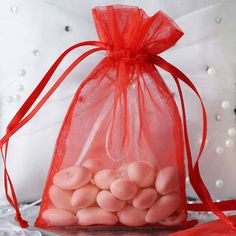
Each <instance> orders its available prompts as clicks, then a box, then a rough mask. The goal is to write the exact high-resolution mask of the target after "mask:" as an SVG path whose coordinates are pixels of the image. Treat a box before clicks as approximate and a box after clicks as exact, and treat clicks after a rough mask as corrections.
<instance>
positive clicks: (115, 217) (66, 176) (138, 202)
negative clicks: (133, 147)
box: [42, 159, 186, 226]
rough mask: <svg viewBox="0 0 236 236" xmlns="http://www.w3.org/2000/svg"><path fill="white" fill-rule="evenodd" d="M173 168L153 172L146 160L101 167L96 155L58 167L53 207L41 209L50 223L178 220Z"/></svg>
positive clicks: (131, 223)
mask: <svg viewBox="0 0 236 236" xmlns="http://www.w3.org/2000/svg"><path fill="white" fill-rule="evenodd" d="M178 181H179V178H178V175H177V172H176V169H175V168H174V167H165V168H163V169H162V170H159V171H156V168H155V166H154V165H153V164H152V163H150V162H147V161H135V162H131V163H129V164H126V165H124V166H121V167H120V168H119V169H118V170H114V169H104V168H103V167H102V163H101V162H99V160H96V159H88V160H87V161H85V162H84V163H82V165H75V166H72V167H69V168H65V169H62V170H60V171H59V172H58V173H57V174H56V175H55V176H54V178H53V185H52V186H51V187H50V190H49V197H50V200H51V202H52V203H53V205H54V207H53V208H49V209H47V210H45V211H44V212H43V215H42V216H43V219H44V220H45V221H46V222H47V224H48V225H49V226H69V225H80V226H89V225H116V224H123V225H127V226H142V225H146V224H158V225H164V226H174V225H179V224H181V223H182V222H183V221H184V220H185V218H186V213H185V211H183V210H182V206H181V198H180V196H179V194H178V193H177V192H176V190H177V189H178Z"/></svg>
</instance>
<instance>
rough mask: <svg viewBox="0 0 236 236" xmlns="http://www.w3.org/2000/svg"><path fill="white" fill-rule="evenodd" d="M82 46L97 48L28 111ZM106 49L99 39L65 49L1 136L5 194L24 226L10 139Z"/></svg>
mask: <svg viewBox="0 0 236 236" xmlns="http://www.w3.org/2000/svg"><path fill="white" fill-rule="evenodd" d="M82 46H95V47H96V48H94V49H91V50H88V51H86V52H85V53H84V54H82V55H81V56H80V57H79V58H77V59H76V60H75V61H74V62H73V63H72V64H71V65H70V66H69V67H68V68H67V69H66V70H65V72H64V73H63V74H62V75H61V77H60V78H59V79H58V80H57V81H56V82H55V83H54V85H53V86H52V87H51V88H50V89H49V91H48V92H47V93H46V94H45V95H44V96H43V98H42V99H41V100H40V101H39V102H38V104H37V105H36V106H35V107H34V108H33V109H32V111H31V112H30V113H29V114H27V113H28V111H29V110H30V109H31V108H32V106H33V104H34V103H35V101H36V100H37V98H38V97H39V96H40V94H41V93H42V92H43V90H44V88H45V87H46V85H47V84H48V82H49V80H50V79H51V77H52V75H53V73H54V72H55V71H56V69H57V67H58V66H59V65H60V63H61V61H62V60H63V59H64V57H65V56H66V55H67V54H68V53H69V52H71V51H72V50H74V49H76V48H79V47H82ZM101 50H106V49H105V47H104V44H103V43H101V42H97V41H85V42H81V43H78V44H75V45H73V46H72V47H70V48H68V49H67V50H66V51H64V52H63V53H62V54H61V55H60V56H59V57H58V59H57V60H56V61H55V62H54V64H53V65H52V66H51V68H50V69H49V70H48V72H47V73H46V75H45V76H44V77H43V79H42V80H41V81H40V83H39V84H38V85H37V87H36V88H35V89H34V90H33V92H32V93H31V94H30V96H29V97H28V98H27V100H26V101H25V102H24V104H23V105H22V106H21V108H20V109H19V110H18V112H17V113H16V115H15V116H14V117H13V118H12V120H11V121H10V123H9V124H8V126H7V129H6V134H5V135H4V136H3V137H2V138H1V140H0V150H1V155H2V160H3V167H4V173H3V174H4V188H5V194H6V198H7V200H8V202H9V203H10V204H11V206H12V207H13V208H14V209H15V211H16V217H15V219H16V221H17V222H18V223H19V225H20V226H21V227H22V228H26V227H28V222H27V221H25V220H23V219H22V217H21V213H20V210H19V206H18V201H17V197H16V194H15V190H14V186H13V184H12V181H11V178H10V175H9V173H8V170H7V165H6V159H7V150H8V144H9V139H10V138H11V136H12V135H13V134H14V133H15V132H17V130H19V129H20V128H21V127H23V126H24V125H25V124H26V123H27V122H28V121H29V120H31V119H32V118H33V117H34V115H35V114H36V113H37V112H38V111H39V110H40V108H41V107H42V106H43V105H44V103H45V102H46V101H47V100H48V99H49V97H50V96H51V95H52V94H53V93H54V92H55V90H56V89H57V88H58V87H59V85H60V84H61V83H62V82H63V81H64V80H65V78H66V77H67V75H68V74H69V73H70V72H71V71H72V70H73V69H74V68H75V67H76V66H77V65H78V64H79V63H80V62H81V61H82V60H84V59H85V58H86V57H88V56H89V55H91V54H93V53H95V52H97V51H101ZM4 145H5V146H4ZM4 147H5V150H4V151H3V148H4ZM8 187H10V190H11V195H12V196H10V195H9V193H8Z"/></svg>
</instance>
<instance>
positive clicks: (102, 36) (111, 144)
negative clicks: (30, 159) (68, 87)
mask: <svg viewBox="0 0 236 236" xmlns="http://www.w3.org/2000/svg"><path fill="white" fill-rule="evenodd" d="M93 16H94V21H95V25H96V29H97V33H98V36H99V40H100V41H87V42H83V43H79V44H76V45H74V46H72V47H71V48H69V49H67V50H66V51H65V52H64V53H63V54H62V55H61V56H60V57H59V58H58V59H57V61H56V62H55V63H54V64H53V66H52V67H51V68H50V70H49V71H48V72H47V74H46V75H45V76H44V78H43V79H42V81H41V82H40V84H39V85H38V86H37V87H36V89H35V90H34V91H33V93H32V94H31V95H30V97H29V98H28V99H27V101H26V102H25V103H24V104H23V106H22V107H21V109H20V110H19V111H18V112H17V114H16V115H15V117H14V118H13V119H12V121H11V122H10V124H9V126H8V128H7V132H6V135H5V136H4V137H3V138H2V139H1V143H0V144H1V149H2V155H3V161H4V165H5V173H4V176H5V179H4V180H5V188H6V195H7V198H8V200H9V202H10V203H11V205H12V206H13V207H14V208H15V209H16V219H17V220H18V222H19V223H20V224H21V226H22V227H26V226H27V222H26V221H24V220H23V219H22V218H21V215H20V212H19V208H18V204H17V199H16V196H15V193H14V188H13V186H12V183H11V180H10V177H9V174H8V172H7V169H6V153H7V148H8V141H9V138H10V137H11V135H13V134H14V133H15V132H16V131H17V130H18V129H20V128H21V127H22V126H23V125H24V124H26V123H27V122H28V121H29V120H30V119H31V118H32V117H33V116H34V115H35V114H36V113H37V111H38V110H39V109H40V108H41V107H42V106H43V104H44V103H45V102H46V101H47V99H48V98H49V97H50V96H51V94H52V93H53V92H54V91H55V90H56V88H57V87H58V86H59V85H60V83H61V82H62V81H63V80H64V79H65V78H66V76H67V75H68V74H69V73H70V72H71V71H72V70H73V68H75V67H76V66H77V65H78V64H79V63H80V62H81V61H82V60H83V59H85V58H86V57H87V56H89V55H90V54H92V53H94V52H97V51H100V50H106V51H107V55H106V56H105V58H104V59H102V61H101V62H100V63H99V64H98V65H97V66H96V67H95V68H94V69H93V70H92V72H91V73H90V74H89V75H88V77H87V78H86V79H85V80H84V81H83V82H82V84H81V85H80V86H79V88H78V90H77V92H76V94H75V95H74V98H73V100H72V103H71V105H70V107H69V110H68V112H67V115H66V117H65V119H64V122H63V125H62V127H61V130H60V133H59V136H58V139H57V143H56V147H55V151H54V154H53V160H52V163H51V167H50V170H49V174H48V178H47V181H46V186H45V190H44V193H43V198H42V203H41V208H40V213H39V216H38V219H37V221H36V226H39V227H50V226H91V225H107V226H108V225H109V226H110V225H125V226H146V225H151V226H153V225H154V226H160V227H173V226H174V227H176V226H179V227H187V226H188V224H187V221H186V218H187V209H188V205H187V201H186V195H185V168H184V144H185V147H186V155H187V158H188V168H189V174H190V181H191V183H192V185H193V187H194V189H195V190H196V192H197V194H198V195H199V197H200V199H201V200H202V201H203V203H204V204H205V205H204V206H205V207H207V209H209V210H212V211H213V212H214V213H216V214H217V215H218V216H219V217H220V218H221V219H222V220H223V221H224V222H225V223H227V224H229V225H230V226H231V227H232V228H233V227H234V226H233V225H232V222H231V221H230V220H229V219H228V218H227V217H226V216H225V215H224V214H223V213H222V212H221V209H220V207H218V206H217V205H216V204H215V203H213V202H212V200H211V198H210V195H209V193H208V191H207V189H206V187H205V185H204V183H203V182H202V180H201V177H200V174H199V168H198V161H199V159H200V156H201V153H202V151H203V148H204V143H205V139H206V112H205V109H204V106H203V104H202V101H201V98H200V96H199V94H198V92H197V90H196V88H195V87H194V85H193V84H192V83H191V81H190V80H189V79H188V78H187V77H186V76H185V75H184V74H183V73H182V72H181V71H179V70H178V69H177V68H176V67H174V66H172V65H171V64H169V63H168V62H166V61H165V60H164V59H162V58H161V57H160V56H158V54H160V53H161V52H163V51H165V50H167V49H168V48H170V47H171V46H173V45H174V44H175V43H176V41H177V40H178V39H179V38H180V37H181V36H182V35H183V32H182V31H181V30H180V29H179V28H178V26H177V25H176V24H175V23H174V22H173V21H172V20H171V19H170V18H169V17H168V16H166V15H165V14H164V13H162V12H157V13H156V14H155V15H154V16H152V17H148V16H147V15H146V14H145V12H144V11H143V10H141V9H139V8H137V7H129V6H120V5H118V6H107V7H97V8H95V9H94V10H93ZM81 46H93V47H94V48H93V49H91V50H88V51H87V52H85V53H84V54H82V55H81V56H80V57H79V58H78V59H76V60H75V61H74V62H73V63H72V64H71V65H70V66H69V67H68V69H67V70H66V71H65V72H64V73H63V75H62V76H61V77H60V78H59V79H58V81H57V82H56V83H55V84H54V85H53V86H52V88H51V89H50V90H49V91H48V92H47V93H46V95H45V96H44V97H43V98H42V99H41V100H40V101H39V102H38V104H36V105H35V107H34V108H33V109H32V110H31V111H30V112H28V111H29V110H30V108H31V107H32V106H33V104H34V102H35V101H36V99H37V98H38V96H39V95H40V94H41V92H42V91H43V89H44V87H45V86H46V84H47V82H48V81H49V80H50V78H51V76H52V74H53V73H54V71H55V70H56V68H57V67H58V65H59V64H60V62H61V61H62V60H63V58H64V57H65V56H66V55H67V54H68V53H69V52H70V51H71V50H74V49H76V48H78V47H81ZM156 67H160V68H161V69H163V70H166V71H167V72H169V73H170V74H171V75H172V77H173V79H174V81H175V82H176V85H177V87H178V91H179V95H180V99H181V105H182V112H183V131H184V132H183V133H182V122H181V119H180V115H179V112H178V108H177V106H176V103H175V101H174V99H173V96H172V94H171V92H170V90H169V89H168V87H167V86H166V84H165V83H164V81H163V79H162V78H161V76H160V74H159V72H158V70H157V68H156ZM180 80H181V81H182V82H184V83H185V84H187V85H188V86H189V87H190V88H191V89H192V90H193V91H194V92H195V94H196V95H197V96H198V97H199V99H200V102H201V106H202V110H203V137H202V140H203V141H202V145H201V148H200V152H199V156H198V159H197V162H196V163H195V166H194V167H193V164H192V157H191V151H190V147H189V141H188V133H187V125H186V116H185V109H184V100H183V95H182V91H181V87H180ZM184 141H185V142H184ZM3 145H5V149H4V148H3ZM8 185H9V186H10V189H11V193H12V194H11V195H12V196H10V194H9V193H8ZM191 207H192V209H193V208H194V207H196V208H198V209H199V207H198V206H197V205H192V206H191Z"/></svg>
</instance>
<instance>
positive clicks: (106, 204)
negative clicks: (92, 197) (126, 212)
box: [97, 190, 126, 212]
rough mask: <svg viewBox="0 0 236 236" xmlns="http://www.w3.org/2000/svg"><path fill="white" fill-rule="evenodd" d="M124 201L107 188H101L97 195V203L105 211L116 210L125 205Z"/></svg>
mask: <svg viewBox="0 0 236 236" xmlns="http://www.w3.org/2000/svg"><path fill="white" fill-rule="evenodd" d="M125 203H126V202H125V201H122V200H120V199H117V198H116V197H114V195H113V194H112V193H111V192H110V191H108V190H103V191H101V192H100V193H99V194H98V195H97V204H98V205H99V206H100V207H101V208H102V209H104V210H105V211H109V212H117V211H119V210H121V209H122V208H123V207H124V206H125Z"/></svg>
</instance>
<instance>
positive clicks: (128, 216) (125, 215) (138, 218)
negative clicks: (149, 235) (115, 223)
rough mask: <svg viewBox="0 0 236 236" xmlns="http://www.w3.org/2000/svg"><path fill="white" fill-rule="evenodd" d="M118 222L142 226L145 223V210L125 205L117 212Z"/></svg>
mask: <svg viewBox="0 0 236 236" xmlns="http://www.w3.org/2000/svg"><path fill="white" fill-rule="evenodd" d="M117 216H118V218H119V221H120V223H122V224H124V225H128V226H142V225H145V224H146V222H145V216H146V211H145V210H142V209H137V208H135V207H133V206H125V207H124V208H123V209H122V210H120V211H119V212H117Z"/></svg>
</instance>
